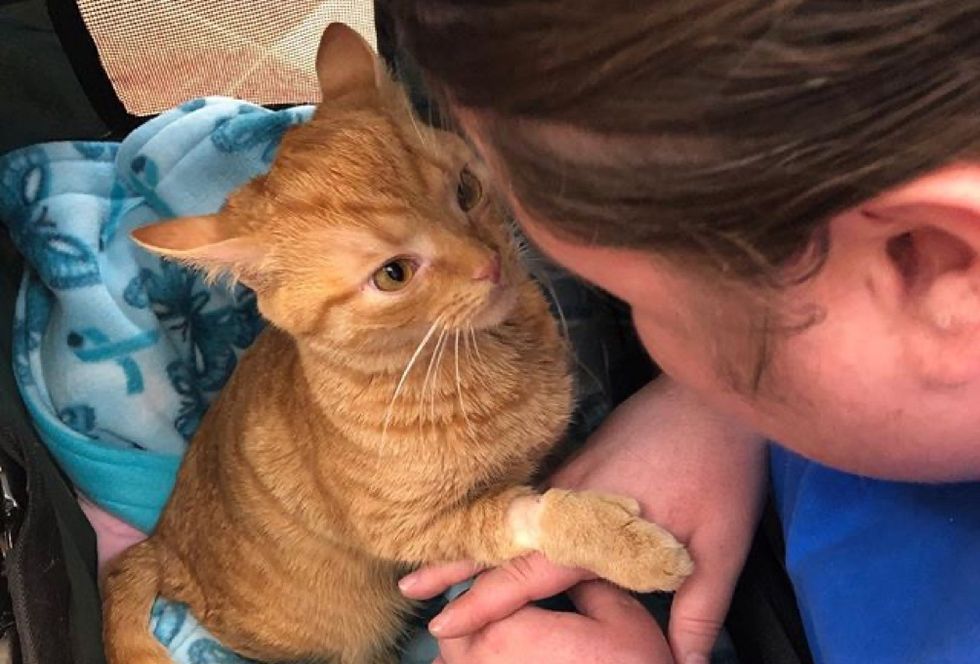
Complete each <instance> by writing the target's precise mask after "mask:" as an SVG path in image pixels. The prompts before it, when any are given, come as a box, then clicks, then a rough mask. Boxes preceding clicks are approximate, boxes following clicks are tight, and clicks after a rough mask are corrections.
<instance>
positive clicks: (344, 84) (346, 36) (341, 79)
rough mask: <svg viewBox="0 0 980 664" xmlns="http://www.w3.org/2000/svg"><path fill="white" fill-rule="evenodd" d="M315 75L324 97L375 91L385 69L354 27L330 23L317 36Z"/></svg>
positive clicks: (338, 96) (337, 97)
mask: <svg viewBox="0 0 980 664" xmlns="http://www.w3.org/2000/svg"><path fill="white" fill-rule="evenodd" d="M316 75H317V78H318V79H319V81H320V92H321V93H322V94H323V98H324V99H339V98H341V97H343V96H345V95H349V94H373V93H375V92H377V90H378V88H379V87H380V85H381V81H382V80H383V79H384V76H385V72H384V69H383V67H382V65H381V61H380V59H379V58H378V56H377V55H375V53H374V51H373V50H372V49H371V45H370V44H368V43H367V41H365V39H364V38H363V37H361V35H359V34H358V33H357V32H356V31H355V30H354V29H352V28H350V27H348V26H346V25H344V24H343V23H331V24H330V25H328V26H327V29H326V30H324V31H323V36H322V37H320V47H319V49H317V54H316Z"/></svg>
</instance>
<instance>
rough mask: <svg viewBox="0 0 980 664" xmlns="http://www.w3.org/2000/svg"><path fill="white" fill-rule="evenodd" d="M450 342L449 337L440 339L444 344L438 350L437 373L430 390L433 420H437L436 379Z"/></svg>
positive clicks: (434, 375)
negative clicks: (447, 343)
mask: <svg viewBox="0 0 980 664" xmlns="http://www.w3.org/2000/svg"><path fill="white" fill-rule="evenodd" d="M448 340H449V337H448V336H446V337H443V338H441V339H440V341H441V342H442V343H441V344H440V345H439V350H438V353H439V357H437V358H436V369H435V373H434V374H433V378H432V389H431V390H430V393H429V394H430V414H431V417H432V419H433V420H435V419H436V378H437V377H438V375H439V370H440V369H441V368H442V355H443V353H444V352H445V350H446V342H447V341H448Z"/></svg>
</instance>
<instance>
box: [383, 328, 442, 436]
mask: <svg viewBox="0 0 980 664" xmlns="http://www.w3.org/2000/svg"><path fill="white" fill-rule="evenodd" d="M439 322H440V319H438V318H437V319H436V320H435V322H433V323H432V325H431V326H430V327H429V331H428V332H426V333H425V336H424V337H422V341H420V342H419V345H418V347H416V349H415V352H414V353H412V357H411V358H409V360H408V364H406V365H405V369H404V371H402V375H401V377H400V378H399V379H398V385H396V386H395V392H394V393H393V394H392V395H391V401H389V402H388V409H387V410H386V412H385V419H384V424H383V425H382V427H381V445H380V450H379V452H384V448H385V439H386V436H387V435H388V425H389V424H390V423H391V414H392V412H393V411H394V407H395V400H396V399H398V395H399V394H401V392H402V388H403V387H404V386H405V381H406V379H408V374H409V372H411V370H412V367H414V366H415V361H416V360H418V359H419V355H421V354H422V349H424V348H425V346H426V344H428V343H429V339H431V338H432V335H433V334H434V333H435V331H436V327H437V326H438V325H439Z"/></svg>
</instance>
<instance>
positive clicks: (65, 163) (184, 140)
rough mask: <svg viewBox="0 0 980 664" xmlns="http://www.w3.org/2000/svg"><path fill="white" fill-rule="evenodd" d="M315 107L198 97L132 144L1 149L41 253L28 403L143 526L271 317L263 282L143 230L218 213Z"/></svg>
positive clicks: (2, 207) (22, 311) (18, 207)
mask: <svg viewBox="0 0 980 664" xmlns="http://www.w3.org/2000/svg"><path fill="white" fill-rule="evenodd" d="M311 113H312V107H302V108H294V109H290V110H285V111H279V112H272V111H268V110H266V109H263V108H261V107H258V106H254V105H252V104H248V103H244V102H240V101H235V100H231V99H224V98H209V99H199V100H196V101H193V102H189V103H187V104H184V105H183V106H181V107H180V108H177V109H174V110H172V111H170V112H167V113H165V114H163V115H162V116H160V117H158V118H156V119H154V120H152V121H150V122H148V123H147V124H145V125H144V126H142V127H141V128H139V129H137V130H136V131H135V132H133V134H132V135H130V136H129V137H128V138H126V140H124V141H123V142H122V143H121V144H116V143H78V142H76V143H51V144H47V145H39V146H33V147H28V148H25V149H22V150H18V151H16V152H13V153H10V154H8V155H5V156H4V157H2V158H0V218H2V219H3V220H4V221H5V222H6V224H7V226H8V228H9V231H10V234H11V236H12V238H13V240H14V243H15V244H16V245H17V247H18V248H19V249H20V251H21V252H22V253H23V255H24V257H25V259H26V262H27V265H28V266H29V268H28V269H27V271H26V273H25V275H24V282H23V285H22V288H21V291H20V297H19V300H18V302H17V309H16V322H15V324H16V328H15V334H14V343H15V345H16V346H15V349H14V354H15V358H16V360H15V364H16V375H17V379H18V382H19V386H20V390H21V393H22V395H23V398H24V401H25V403H26V404H27V407H28V409H29V410H30V412H31V415H32V416H33V418H34V421H35V423H36V425H37V428H38V430H39V431H40V434H41V436H42V438H43V440H44V442H45V443H46V445H47V446H48V448H49V449H50V450H51V452H52V453H53V454H54V456H55V457H56V458H57V460H58V462H59V463H60V464H61V467H62V468H63V469H64V470H65V472H66V473H67V474H68V476H69V477H70V478H71V479H72V481H73V482H74V483H75V485H76V486H77V487H78V489H79V490H80V491H81V492H83V493H84V494H85V495H86V496H88V498H90V499H91V500H92V501H93V502H95V503H96V504H98V505H100V506H101V507H103V508H104V509H106V510H107V511H109V512H111V513H113V514H115V515H117V516H119V517H121V518H122V519H124V520H125V521H127V522H129V523H132V524H133V525H135V526H136V527H138V528H140V529H141V530H143V531H146V532H149V531H150V530H152V528H153V526H154V524H155V523H156V520H157V518H158V516H159V514H160V511H161V509H162V508H163V505H164V503H165V501H166V499H167V497H168V496H169V494H170V491H171V488H172V487H173V483H174V478H175V475H176V471H177V467H178V465H179V464H180V459H181V455H182V454H183V452H184V450H185V448H186V445H187V441H188V440H189V439H190V437H191V435H192V434H193V433H194V430H195V429H196V427H197V424H198V422H199V421H200V419H201V416H202V414H203V413H204V410H205V409H206V407H207V405H208V403H209V401H210V400H211V398H212V397H213V396H214V395H215V394H216V392H217V391H218V390H219V389H220V388H221V386H222V385H223V384H224V383H225V381H226V380H227V378H228V376H229V375H230V374H231V372H232V370H233V369H234V367H235V362H236V358H237V356H238V354H239V353H240V352H241V351H242V349H244V348H245V347H246V346H248V345H249V343H251V341H252V339H253V338H254V337H255V335H256V334H257V333H258V331H259V329H260V327H261V321H260V319H259V317H258V315H257V313H256V309H255V302H254V297H253V296H252V294H251V293H250V292H248V291H247V290H245V289H243V288H234V289H229V288H224V287H217V288H206V287H205V286H204V284H203V283H202V281H201V279H200V278H199V277H198V276H197V275H196V274H194V273H193V272H190V271H188V270H185V269H183V268H181V267H178V266H176V265H174V264H173V263H169V262H166V261H163V260H161V259H160V258H158V257H155V256H152V255H150V254H148V253H147V252H144V251H142V250H140V249H138V248H137V247H136V246H135V245H134V244H133V243H132V241H131V240H130V238H129V233H130V231H131V230H132V229H134V228H136V227H138V226H141V225H143V224H147V223H150V222H153V221H156V220H158V219H161V218H168V217H173V216H183V215H191V214H201V213H209V212H214V211H216V210H218V209H219V208H220V207H221V205H222V203H223V202H224V200H225V198H226V196H227V195H228V194H229V193H230V192H231V191H232V190H233V189H235V188H237V187H238V186H239V185H241V184H243V183H245V182H246V181H248V180H250V179H251V178H253V177H255V176H256V175H258V174H260V173H262V172H263V171H265V170H266V169H267V167H268V165H269V163H270V162H271V161H272V157H273V155H274V150H275V148H276V146H277V145H278V141H279V139H280V137H281V136H282V134H283V132H284V131H285V130H286V128H287V127H289V126H290V125H292V124H295V123H297V122H301V121H303V120H304V119H306V118H308V117H309V116H310V115H311Z"/></svg>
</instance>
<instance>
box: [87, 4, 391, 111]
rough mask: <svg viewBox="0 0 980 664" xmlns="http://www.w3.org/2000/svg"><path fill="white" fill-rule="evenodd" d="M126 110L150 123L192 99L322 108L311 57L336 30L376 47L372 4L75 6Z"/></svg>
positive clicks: (313, 58) (313, 56)
mask: <svg viewBox="0 0 980 664" xmlns="http://www.w3.org/2000/svg"><path fill="white" fill-rule="evenodd" d="M78 7H79V10H80V11H81V14H82V18H83V20H84V21H85V23H86V25H87V26H88V29H89V32H90V33H91V35H92V38H93V40H94V41H95V45H96V47H97V49H98V51H99V57H100V58H101V60H102V64H103V66H104V67H105V70H106V72H107V73H108V75H109V78H110V80H111V81H112V84H113V87H114V88H115V90H116V94H117V95H118V97H119V99H120V100H121V101H122V103H123V105H125V107H126V110H127V111H129V112H130V113H132V114H134V115H152V114H155V113H158V112H160V111H162V110H164V109H167V108H170V107H172V106H174V105H176V104H179V103H181V102H184V101H186V100H188V99H191V98H193V97H200V96H204V95H227V96H230V97H238V98H240V99H245V100H248V101H251V102H255V103H258V104H283V103H303V102H316V101H319V89H318V86H317V82H316V73H315V71H314V60H315V57H316V48H317V44H318V43H319V39H320V35H321V34H322V33H323V29H324V28H325V27H326V26H327V24H329V23H331V22H334V21H341V22H343V23H346V24H348V25H349V26H351V27H352V28H354V29H355V30H357V31H358V32H359V33H360V34H361V35H363V36H364V37H365V38H366V39H367V40H368V41H369V42H370V43H371V45H372V46H375V47H376V36H375V30H374V3H373V2H372V1H371V0H361V1H358V0H351V1H337V0H334V1H333V2H323V1H317V0H279V1H278V2H276V1H272V2H270V1H268V0H140V1H139V2H133V1H131V0H79V2H78Z"/></svg>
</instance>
